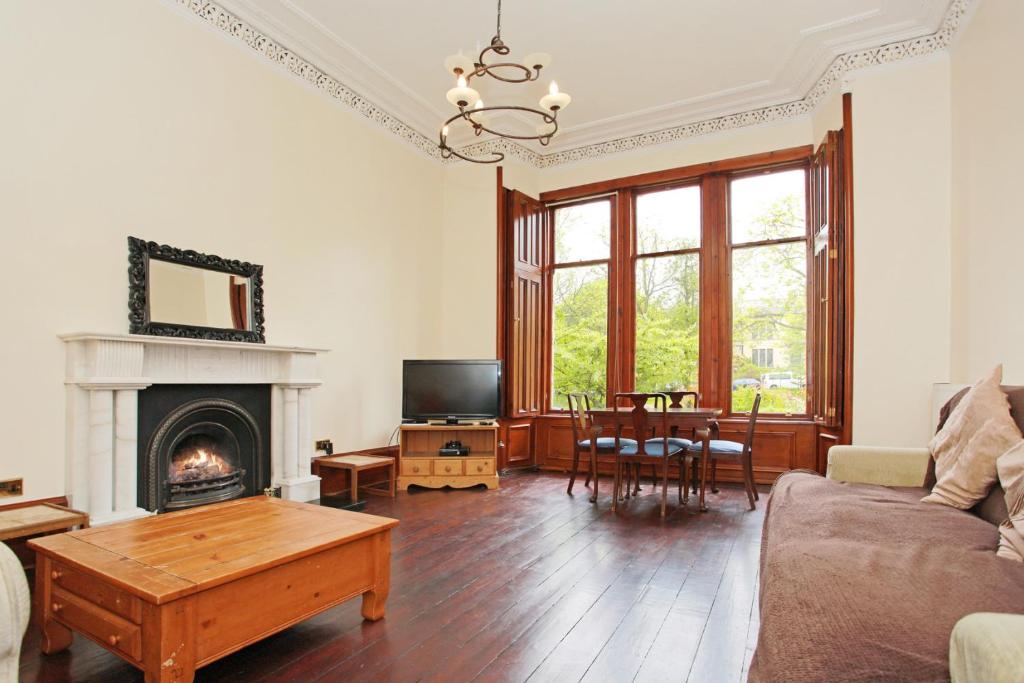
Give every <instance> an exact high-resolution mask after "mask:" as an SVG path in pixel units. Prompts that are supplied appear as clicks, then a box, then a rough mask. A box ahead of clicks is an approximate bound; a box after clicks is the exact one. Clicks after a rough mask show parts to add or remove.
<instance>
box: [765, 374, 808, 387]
mask: <svg viewBox="0 0 1024 683" xmlns="http://www.w3.org/2000/svg"><path fill="white" fill-rule="evenodd" d="M761 386H762V387H764V388H765V389H799V388H800V383H799V382H798V381H797V379H796V378H795V377H794V376H793V373H792V372H766V373H765V374H763V375H761Z"/></svg>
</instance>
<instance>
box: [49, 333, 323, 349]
mask: <svg viewBox="0 0 1024 683" xmlns="http://www.w3.org/2000/svg"><path fill="white" fill-rule="evenodd" d="M58 336H59V337H60V339H61V340H62V341H65V342H74V341H112V342H136V343H142V344H166V345H170V346H194V347H211V348H229V349H230V348H234V349H239V350H244V351H263V352H277V353H329V352H330V349H316V348H309V347H304V346H279V345H272V344H253V343H251V342H234V341H217V340H215V339H183V338H179V337H155V336H153V335H149V334H101V333H97V332H74V333H71V334H61V335H58Z"/></svg>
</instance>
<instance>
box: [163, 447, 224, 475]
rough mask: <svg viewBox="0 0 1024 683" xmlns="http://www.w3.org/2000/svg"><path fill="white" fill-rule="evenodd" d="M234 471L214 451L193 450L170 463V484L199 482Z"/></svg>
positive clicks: (204, 449)
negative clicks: (188, 481) (190, 481)
mask: <svg viewBox="0 0 1024 683" xmlns="http://www.w3.org/2000/svg"><path fill="white" fill-rule="evenodd" d="M234 470H235V468H234V467H232V466H231V465H230V463H228V462H227V461H226V460H225V459H224V458H222V457H221V456H220V455H218V454H217V453H216V451H214V450H212V449H207V448H199V447H197V448H193V449H192V450H191V451H189V452H188V453H187V454H185V455H182V456H180V457H175V458H174V460H173V461H172V462H171V472H170V475H171V476H170V479H171V481H172V482H177V481H183V480H200V479H210V478H213V477H219V476H222V475H225V474H230V473H231V472H233V471H234Z"/></svg>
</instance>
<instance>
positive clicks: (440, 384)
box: [402, 360, 501, 420]
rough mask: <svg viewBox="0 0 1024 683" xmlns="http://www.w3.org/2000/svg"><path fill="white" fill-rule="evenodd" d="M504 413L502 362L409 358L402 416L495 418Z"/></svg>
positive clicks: (410, 418) (419, 417)
mask: <svg viewBox="0 0 1024 683" xmlns="http://www.w3.org/2000/svg"><path fill="white" fill-rule="evenodd" d="M499 415H501V361H498V360H407V361H405V363H404V366H403V368H402V418H403V419H406V420H426V419H446V418H466V419H468V418H484V419H487V418H495V417H498V416H499Z"/></svg>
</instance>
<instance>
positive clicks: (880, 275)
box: [851, 54, 952, 446]
mask: <svg viewBox="0 0 1024 683" xmlns="http://www.w3.org/2000/svg"><path fill="white" fill-rule="evenodd" d="M851 90H852V93H853V140H854V143H853V145H854V146H853V174H854V207H855V209H854V211H855V218H854V289H855V291H854V301H855V308H854V378H853V441H854V443H857V444H878V445H883V444H884V445H892V446H922V445H924V444H925V443H927V441H928V438H929V436H930V434H931V432H932V431H933V430H934V419H933V416H932V415H931V409H930V407H931V389H932V383H934V382H945V381H948V380H949V369H950V336H949V330H950V323H951V318H950V305H951V304H950V200H949V196H950V174H951V164H952V152H951V144H950V80H949V59H948V55H946V54H941V55H938V56H935V57H932V58H929V59H926V60H923V61H916V62H902V63H899V64H896V65H893V66H889V67H885V68H882V69H878V70H873V71H865V72H862V73H860V74H858V75H856V76H855V77H854V78H853V79H852V84H851Z"/></svg>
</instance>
